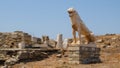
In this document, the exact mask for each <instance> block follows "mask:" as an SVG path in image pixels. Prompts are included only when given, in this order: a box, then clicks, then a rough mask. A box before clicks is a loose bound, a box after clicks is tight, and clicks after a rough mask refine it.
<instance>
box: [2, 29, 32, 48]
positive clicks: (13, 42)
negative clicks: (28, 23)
mask: <svg viewBox="0 0 120 68" xmlns="http://www.w3.org/2000/svg"><path fill="white" fill-rule="evenodd" d="M22 41H24V43H25V45H30V44H31V35H29V34H28V33H24V32H22V31H15V32H9V33H7V32H5V33H0V47H8V48H16V47H18V43H20V42H22Z"/></svg>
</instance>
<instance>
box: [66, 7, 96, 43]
mask: <svg viewBox="0 0 120 68" xmlns="http://www.w3.org/2000/svg"><path fill="white" fill-rule="evenodd" d="M67 12H68V14H69V17H70V20H71V25H72V34H73V43H76V42H77V39H76V32H78V36H79V44H81V43H82V42H81V41H82V39H81V35H84V36H85V39H86V44H88V43H90V42H94V41H95V37H94V35H93V33H92V32H91V31H90V30H89V29H88V28H87V27H86V25H85V24H84V23H83V21H82V20H81V18H80V16H79V14H78V13H77V11H76V10H75V9H74V8H69V9H68V10H67Z"/></svg>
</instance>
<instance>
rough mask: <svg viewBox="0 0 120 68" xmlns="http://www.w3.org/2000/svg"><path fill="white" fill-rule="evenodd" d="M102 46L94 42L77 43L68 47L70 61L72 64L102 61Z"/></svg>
mask: <svg viewBox="0 0 120 68" xmlns="http://www.w3.org/2000/svg"><path fill="white" fill-rule="evenodd" d="M99 56H100V48H97V47H96V46H94V44H93V45H92V44H86V45H75V46H69V47H68V62H69V63H70V64H80V63H83V64H87V63H97V62H100V58H99Z"/></svg>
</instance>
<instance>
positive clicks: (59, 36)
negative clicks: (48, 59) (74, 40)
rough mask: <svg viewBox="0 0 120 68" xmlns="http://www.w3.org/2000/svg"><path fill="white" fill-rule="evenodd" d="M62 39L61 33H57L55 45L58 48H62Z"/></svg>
mask: <svg viewBox="0 0 120 68" xmlns="http://www.w3.org/2000/svg"><path fill="white" fill-rule="evenodd" d="M62 43H63V40H62V34H58V35H57V47H58V48H63V44H62Z"/></svg>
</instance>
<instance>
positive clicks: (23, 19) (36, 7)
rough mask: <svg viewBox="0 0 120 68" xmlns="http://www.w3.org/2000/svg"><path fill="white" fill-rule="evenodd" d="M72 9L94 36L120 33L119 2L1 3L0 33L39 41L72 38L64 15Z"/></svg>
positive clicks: (21, 0)
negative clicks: (16, 33)
mask: <svg viewBox="0 0 120 68" xmlns="http://www.w3.org/2000/svg"><path fill="white" fill-rule="evenodd" d="M69 7H74V8H75V9H76V10H77V11H78V13H79V15H80V16H81V18H82V20H83V21H84V22H85V24H86V25H87V27H88V28H89V29H90V30H91V31H92V32H94V34H96V35H100V34H106V33H117V34H119V33H120V30H119V29H120V0H1V1H0V32H13V31H16V30H20V31H24V32H27V33H30V34H31V35H33V36H37V37H41V36H42V35H48V36H50V38H56V35H57V34H59V33H61V34H63V36H64V38H70V37H72V33H71V32H72V31H71V23H70V19H69V16H68V13H67V9H68V8H69Z"/></svg>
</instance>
